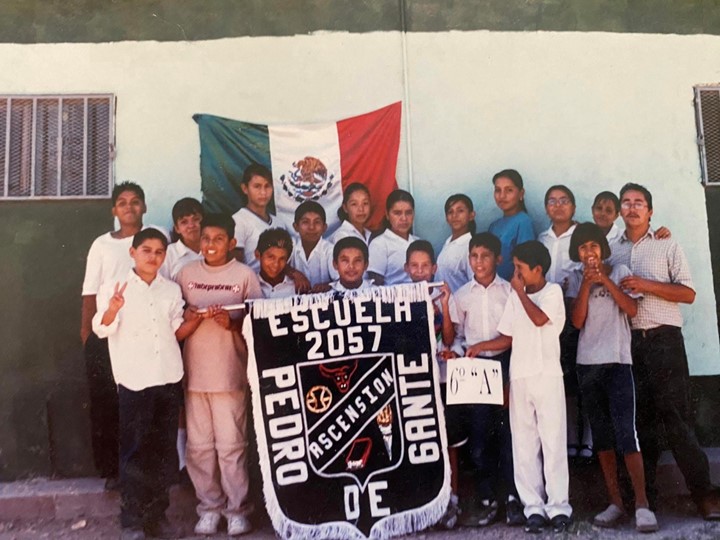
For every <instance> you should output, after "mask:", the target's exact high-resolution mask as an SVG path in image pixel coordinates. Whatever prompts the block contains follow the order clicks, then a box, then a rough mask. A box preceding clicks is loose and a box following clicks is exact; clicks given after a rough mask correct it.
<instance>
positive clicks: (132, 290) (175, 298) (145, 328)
mask: <svg viewBox="0 0 720 540" xmlns="http://www.w3.org/2000/svg"><path fill="white" fill-rule="evenodd" d="M125 281H127V286H126V287H125V291H124V292H123V298H124V299H125V303H124V305H123V307H122V308H120V311H118V313H117V315H116V316H115V320H114V321H113V322H112V323H111V324H110V325H108V326H105V325H103V324H102V318H103V315H104V314H105V311H107V309H108V306H109V305H110V298H111V297H112V296H113V294H114V293H115V285H116V282H114V281H106V282H105V283H103V284H102V285H101V286H100V289H99V290H98V293H97V313H95V316H94V317H93V320H92V326H93V331H94V332H95V334H96V335H97V336H98V337H99V338H101V339H102V338H108V349H109V350H110V363H111V365H112V371H113V377H114V378H115V382H116V383H117V384H121V385H123V386H124V387H125V388H127V389H128V390H133V391H135V392H139V391H140V390H144V389H145V388H150V387H151V386H160V385H163V384H170V383H176V382H178V381H179V380H180V379H182V376H183V363H182V356H181V354H180V346H179V345H178V342H177V339H176V338H175V331H176V330H177V329H178V328H180V325H181V324H182V322H183V305H184V302H183V299H182V295H181V294H180V287H178V285H177V284H176V283H173V282H172V281H170V280H167V279H165V278H164V277H162V276H161V275H157V276H156V277H155V279H154V280H153V281H152V283H150V284H147V283H145V282H144V281H143V280H142V279H141V278H140V277H139V276H138V275H137V274H136V273H135V272H134V270H129V271H128V272H127V274H125V276H124V277H123V279H122V282H125ZM121 286H122V283H121Z"/></svg>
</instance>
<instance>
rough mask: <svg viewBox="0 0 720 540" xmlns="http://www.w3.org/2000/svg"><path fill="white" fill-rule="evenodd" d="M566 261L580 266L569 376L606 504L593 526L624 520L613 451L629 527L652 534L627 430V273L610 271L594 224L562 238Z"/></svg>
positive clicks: (631, 305)
mask: <svg viewBox="0 0 720 540" xmlns="http://www.w3.org/2000/svg"><path fill="white" fill-rule="evenodd" d="M569 254H570V258H571V259H572V260H573V261H577V262H581V263H582V265H583V266H582V268H581V269H577V270H575V271H574V272H573V273H572V274H570V278H569V286H568V296H569V297H571V298H573V300H572V307H571V320H572V323H573V324H574V325H575V327H576V328H578V329H580V339H579V342H578V349H577V352H578V354H577V374H578V379H579V382H580V391H581V394H582V396H583V400H584V404H585V409H586V410H587V412H588V416H589V417H590V424H591V425H592V434H593V435H592V438H593V443H594V446H595V449H596V451H597V456H598V460H599V461H600V467H601V469H602V472H603V476H604V478H605V486H606V487H607V490H608V496H609V498H610V505H609V506H608V507H607V508H606V509H605V510H604V511H603V512H600V513H599V514H598V515H596V516H595V519H594V524H595V525H598V526H600V527H612V526H614V525H616V524H617V523H618V522H619V521H620V520H622V519H623V518H624V517H625V510H624V509H623V501H622V497H621V495H620V488H619V487H618V479H617V470H616V462H615V450H616V448H617V449H618V450H619V451H620V452H621V453H622V454H623V456H624V460H625V466H626V467H627V470H628V473H629V474H630V479H631V481H632V486H633V490H634V492H635V527H636V529H637V530H638V531H640V532H652V531H656V530H657V529H658V524H657V519H656V518H655V514H653V513H652V511H651V510H650V509H649V508H648V499H647V496H646V493H645V471H644V469H643V460H642V454H641V453H640V447H639V445H638V440H637V436H636V434H635V433H636V431H635V386H634V383H633V376H632V357H631V354H630V323H629V321H628V317H634V316H635V314H636V313H637V300H636V299H634V298H632V297H630V296H628V295H627V294H626V293H625V292H623V290H622V289H621V288H620V287H619V283H620V281H621V280H622V279H623V278H624V277H626V276H629V275H631V272H630V269H629V268H628V267H627V266H625V265H615V266H610V264H608V263H607V262H603V261H606V260H607V259H608V257H609V256H610V246H609V244H608V241H607V238H606V236H605V233H604V232H603V231H602V230H601V229H600V227H598V226H597V225H595V224H594V223H582V224H580V225H578V226H577V227H576V228H575V230H574V232H573V234H572V237H571V240H570V249H569Z"/></svg>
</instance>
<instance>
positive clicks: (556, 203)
mask: <svg viewBox="0 0 720 540" xmlns="http://www.w3.org/2000/svg"><path fill="white" fill-rule="evenodd" d="M546 204H547V205H548V206H567V205H568V204H572V201H571V200H570V199H568V198H567V197H561V198H560V199H548V200H547V203H546Z"/></svg>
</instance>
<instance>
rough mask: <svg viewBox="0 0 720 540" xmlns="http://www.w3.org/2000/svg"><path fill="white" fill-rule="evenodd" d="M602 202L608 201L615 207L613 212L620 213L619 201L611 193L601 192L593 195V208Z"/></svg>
mask: <svg viewBox="0 0 720 540" xmlns="http://www.w3.org/2000/svg"><path fill="white" fill-rule="evenodd" d="M602 201H610V202H611V203H613V206H614V207H615V212H617V213H618V214H619V213H620V199H618V197H617V195H615V194H614V193H613V192H612V191H601V192H600V193H598V194H597V195H595V200H594V201H593V203H592V205H593V207H594V206H595V205H597V204H598V203H600V202H602Z"/></svg>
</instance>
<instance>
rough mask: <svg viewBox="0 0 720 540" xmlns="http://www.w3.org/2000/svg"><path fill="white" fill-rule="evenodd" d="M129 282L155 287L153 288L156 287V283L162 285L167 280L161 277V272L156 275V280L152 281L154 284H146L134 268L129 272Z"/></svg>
mask: <svg viewBox="0 0 720 540" xmlns="http://www.w3.org/2000/svg"><path fill="white" fill-rule="evenodd" d="M127 281H128V283H130V282H133V283H140V284H142V285H144V286H145V287H153V286H155V284H156V283H157V284H159V283H162V282H163V281H165V278H164V277H162V276H161V275H160V272H158V273H157V274H155V279H153V280H152V283H149V284H148V283H145V281H144V280H143V278H141V277H140V276H138V275H137V274H136V273H135V267H134V266H133V267H132V268H131V269H130V270H128V273H127Z"/></svg>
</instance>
